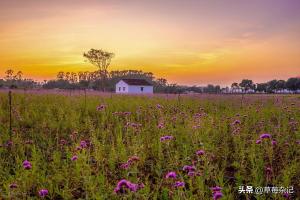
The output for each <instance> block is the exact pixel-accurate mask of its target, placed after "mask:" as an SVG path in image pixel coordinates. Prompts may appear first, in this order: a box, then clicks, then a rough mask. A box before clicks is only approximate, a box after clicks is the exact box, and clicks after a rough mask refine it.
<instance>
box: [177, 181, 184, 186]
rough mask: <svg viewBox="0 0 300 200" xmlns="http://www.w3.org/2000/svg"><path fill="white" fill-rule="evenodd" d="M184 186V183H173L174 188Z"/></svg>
mask: <svg viewBox="0 0 300 200" xmlns="http://www.w3.org/2000/svg"><path fill="white" fill-rule="evenodd" d="M184 185H185V184H184V182H181V181H176V182H175V187H176V188H179V187H184Z"/></svg>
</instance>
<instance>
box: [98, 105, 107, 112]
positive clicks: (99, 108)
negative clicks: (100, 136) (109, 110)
mask: <svg viewBox="0 0 300 200" xmlns="http://www.w3.org/2000/svg"><path fill="white" fill-rule="evenodd" d="M105 107H106V106H105V105H104V104H101V105H99V106H97V110H98V111H101V110H104V109H105Z"/></svg>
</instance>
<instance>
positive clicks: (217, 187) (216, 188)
mask: <svg viewBox="0 0 300 200" xmlns="http://www.w3.org/2000/svg"><path fill="white" fill-rule="evenodd" d="M210 189H211V190H212V191H213V192H220V191H221V190H222V188H221V187H219V186H216V187H212V188H210Z"/></svg>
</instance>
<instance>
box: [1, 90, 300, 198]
mask: <svg viewBox="0 0 300 200" xmlns="http://www.w3.org/2000/svg"><path fill="white" fill-rule="evenodd" d="M8 110H9V107H8V100H7V94H4V93H1V94H0V144H2V145H1V147H0V198H1V199H25V198H26V197H27V198H30V199H38V198H40V197H42V198H46V199H79V198H81V199H121V198H122V199H212V198H213V197H214V198H215V199H216V198H218V197H221V196H223V197H222V199H250V197H251V196H252V197H256V198H257V199H266V198H267V197H269V198H271V197H272V198H273V199H282V198H283V194H270V193H268V194H261V195H258V194H239V193H238V187H239V186H241V185H251V186H256V187H257V186H262V187H265V186H278V187H279V186H284V187H288V186H293V187H294V191H295V192H298V193H297V194H296V193H293V194H290V196H287V197H286V198H295V197H296V195H298V196H299V195H300V194H299V188H300V182H299V177H300V162H299V157H300V148H299V145H300V132H299V128H300V126H299V121H300V98H299V96H295V95H294V96H266V95H265V96H259V95H257V96H255V95H251V96H247V95H245V96H244V97H243V98H242V97H241V96H226V95H225V96H221V95H218V96H213V95H206V96H172V95H161V96H151V97H147V96H118V95H112V94H109V95H107V96H97V95H95V94H88V95H87V96H86V98H85V96H84V95H80V94H76V95H70V94H69V93H65V94H48V93H44V94H41V93H38V94H34V93H33V92H32V93H31V92H26V93H19V94H15V93H14V94H13V109H12V116H13V124H12V125H13V130H12V135H11V138H10V133H9V117H8V116H9V113H8ZM219 187H221V188H222V189H220V188H219ZM212 190H213V191H212ZM220 190H221V191H220Z"/></svg>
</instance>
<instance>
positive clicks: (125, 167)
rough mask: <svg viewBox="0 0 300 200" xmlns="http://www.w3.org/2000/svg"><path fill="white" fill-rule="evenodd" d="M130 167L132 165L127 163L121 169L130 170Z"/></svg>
mask: <svg viewBox="0 0 300 200" xmlns="http://www.w3.org/2000/svg"><path fill="white" fill-rule="evenodd" d="M129 166H130V164H128V163H127V162H126V163H123V164H121V166H120V167H121V168H122V169H128V168H129Z"/></svg>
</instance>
